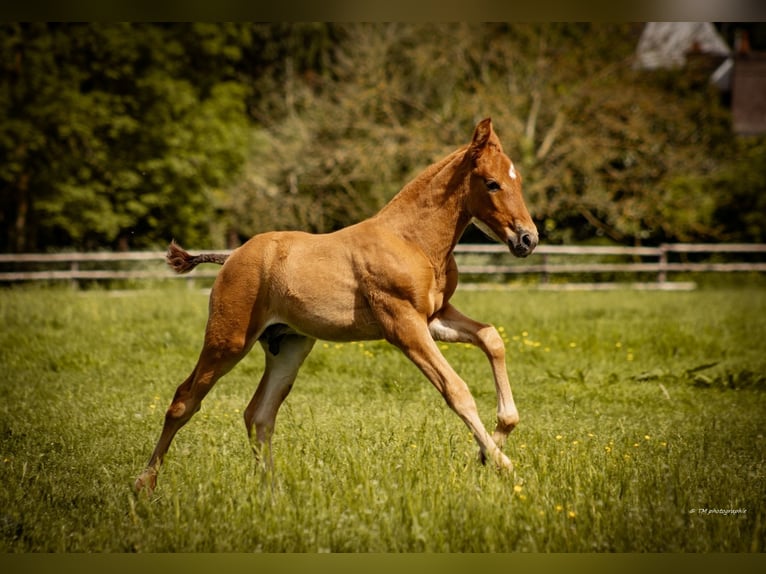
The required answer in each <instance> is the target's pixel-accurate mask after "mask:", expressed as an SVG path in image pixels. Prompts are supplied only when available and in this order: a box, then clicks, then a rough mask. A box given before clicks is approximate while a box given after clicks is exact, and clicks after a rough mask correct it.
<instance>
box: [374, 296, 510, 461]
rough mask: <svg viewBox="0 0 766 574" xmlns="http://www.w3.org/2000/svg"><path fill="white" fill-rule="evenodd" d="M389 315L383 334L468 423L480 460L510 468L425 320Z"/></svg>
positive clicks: (397, 314) (394, 314) (464, 384)
mask: <svg viewBox="0 0 766 574" xmlns="http://www.w3.org/2000/svg"><path fill="white" fill-rule="evenodd" d="M391 317H396V320H395V321H391V322H388V321H387V323H389V324H390V325H391V328H390V330H387V333H386V338H387V339H388V340H389V342H391V343H393V344H394V345H396V346H397V347H399V348H400V349H401V350H402V351H403V352H404V354H405V355H407V357H409V359H410V360H411V361H412V362H413V363H415V364H416V365H417V366H418V367H419V368H420V370H421V371H422V372H423V374H424V375H425V376H426V377H427V378H428V380H429V381H431V383H432V384H433V385H434V387H436V388H437V389H438V391H439V392H440V393H441V394H442V396H443V397H444V400H445V401H446V402H447V404H448V405H449V406H450V408H451V409H452V410H453V411H455V413H457V415H458V416H459V417H460V418H461V419H462V420H463V422H464V423H465V424H466V426H468V428H469V429H470V430H471V433H472V434H473V437H474V439H475V440H476V442H477V443H478V445H479V449H480V452H481V457H482V460H486V459H489V460H491V461H493V462H494V463H495V464H496V465H497V466H498V467H499V468H503V469H507V470H513V464H512V463H511V460H510V459H509V458H508V457H507V456H506V455H505V454H503V452H502V451H501V450H500V448H498V446H497V444H496V443H495V441H494V440H493V438H492V436H491V435H490V434H489V433H488V432H487V430H486V429H485V428H484V425H483V424H482V422H481V418H480V417H479V412H478V409H477V408H476V402H475V401H474V398H473V396H472V395H471V391H470V390H469V389H468V385H466V383H465V381H463V379H461V378H460V376H459V375H458V374H457V373H456V372H455V370H454V369H453V368H452V367H451V366H450V364H449V363H448V362H447V359H445V358H444V355H442V354H441V351H439V348H438V347H437V346H436V342H435V341H434V338H433V337H432V336H431V334H430V333H429V327H428V324H427V323H426V321H425V320H423V319H422V318H421V317H418V316H417V315H415V314H411V313H407V312H406V311H401V312H395V313H392V315H391ZM506 434H507V433H506Z"/></svg>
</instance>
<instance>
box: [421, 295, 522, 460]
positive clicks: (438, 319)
mask: <svg viewBox="0 0 766 574" xmlns="http://www.w3.org/2000/svg"><path fill="white" fill-rule="evenodd" d="M428 328H429V331H430V332H431V336H432V337H433V338H434V339H435V340H437V341H445V342H450V343H457V342H463V343H470V344H472V345H476V346H477V347H479V348H480V349H481V350H482V351H484V353H485V354H486V355H487V358H488V359H489V363H490V365H491V366H492V375H493V377H494V379H495V390H496V391H497V425H496V426H495V432H494V433H493V434H492V439H493V440H494V441H495V444H497V446H498V447H499V448H502V447H503V444H504V443H505V439H506V438H507V437H508V435H509V434H510V432H511V431H512V430H513V429H514V427H515V426H516V425H517V424H518V422H519V411H518V410H517V409H516V403H514V401H513V394H512V393H511V385H510V383H509V382H508V371H507V369H506V365H505V344H504V343H503V339H502V337H501V336H500V334H499V333H498V332H497V329H495V327H493V326H492V325H488V324H486V323H479V322H478V321H474V320H473V319H471V318H469V317H466V316H465V315H463V314H462V313H461V312H460V311H458V310H457V309H456V308H455V307H453V306H452V305H447V306H446V307H444V308H443V309H441V310H440V311H439V312H438V313H437V314H436V315H435V316H434V317H433V318H432V319H431V321H430V322H429V324H428ZM483 460H484V454H483V453H482V461H483Z"/></svg>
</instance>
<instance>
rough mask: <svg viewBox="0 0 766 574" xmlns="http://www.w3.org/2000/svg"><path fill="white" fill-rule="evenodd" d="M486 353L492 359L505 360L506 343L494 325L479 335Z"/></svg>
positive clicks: (488, 326)
mask: <svg viewBox="0 0 766 574" xmlns="http://www.w3.org/2000/svg"><path fill="white" fill-rule="evenodd" d="M478 336H479V341H480V342H481V346H482V348H483V349H484V352H485V353H486V354H487V355H489V356H490V357H492V358H498V359H504V358H505V342H504V341H503V338H502V337H501V336H500V333H498V332H497V329H495V327H494V326H493V325H487V326H486V327H485V328H484V329H482V330H481V331H479V333H478Z"/></svg>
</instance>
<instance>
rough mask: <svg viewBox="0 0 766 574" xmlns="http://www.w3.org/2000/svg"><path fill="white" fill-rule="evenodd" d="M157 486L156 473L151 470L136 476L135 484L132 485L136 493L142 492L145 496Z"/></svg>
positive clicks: (148, 469)
mask: <svg viewBox="0 0 766 574" xmlns="http://www.w3.org/2000/svg"><path fill="white" fill-rule="evenodd" d="M156 486H157V471H156V470H154V469H153V468H147V469H146V470H145V471H144V472H142V473H141V474H140V475H138V478H137V479H136V482H135V483H134V484H133V488H134V489H135V491H136V492H141V491H144V492H146V494H151V493H152V492H153V491H154V489H155V487H156Z"/></svg>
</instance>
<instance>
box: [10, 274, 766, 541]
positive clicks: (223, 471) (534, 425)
mask: <svg viewBox="0 0 766 574" xmlns="http://www.w3.org/2000/svg"><path fill="white" fill-rule="evenodd" d="M455 302H456V304H457V305H458V307H459V308H461V309H462V310H463V311H465V312H466V313H468V314H469V315H472V316H474V317H476V318H478V319H483V320H491V321H492V322H494V323H495V324H496V325H497V326H498V327H499V329H500V330H501V332H502V333H503V336H504V338H505V339H506V341H507V349H508V362H509V367H508V368H509V373H510V376H511V381H512V385H513V388H514V394H515V397H516V401H517V404H518V406H519V409H520V412H521V418H522V420H521V424H520V425H519V427H518V428H517V429H516V430H515V431H514V433H513V434H512V435H511V437H510V439H509V443H508V445H507V447H506V452H508V453H509V455H510V456H511V458H512V459H513V460H514V462H515V464H516V472H515V475H509V474H505V473H499V472H498V471H496V470H494V469H493V468H491V467H482V466H481V465H479V464H478V463H477V460H476V459H477V457H476V447H475V444H474V442H473V440H472V439H471V437H470V435H469V433H468V431H467V429H466V428H465V427H464V426H463V424H462V423H461V422H460V421H459V420H458V418H457V417H456V416H455V415H454V414H453V413H452V412H451V411H449V410H448V408H447V407H446V405H445V404H444V402H443V400H442V399H441V398H440V396H439V395H438V393H437V392H436V391H435V390H434V389H433V388H431V386H430V385H429V384H428V383H427V381H426V380H425V379H424V378H423V377H422V376H421V375H420V373H419V372H418V371H417V370H416V368H415V367H414V366H412V365H411V364H410V363H408V362H407V361H406V360H405V359H404V358H403V357H402V356H401V355H400V354H399V353H398V351H396V350H395V349H393V348H391V347H389V346H388V345H386V344H384V343H364V344H343V345H339V344H334V343H322V342H319V343H318V344H317V346H316V347H315V350H314V352H313V353H312V355H311V356H310V357H309V358H308V359H307V361H306V364H305V365H304V368H303V370H302V371H301V375H300V376H299V379H298V382H297V383H296V386H295V389H294V390H293V392H292V394H291V395H290V397H289V398H288V399H287V401H286V403H285V405H284V406H283V408H282V410H281V411H280V416H279V419H278V421H277V434H276V436H275V439H274V460H275V472H274V473H273V474H272V475H263V474H261V473H259V472H257V471H256V465H255V464H254V461H253V458H252V455H251V453H250V450H249V445H248V443H247V440H246V436H245V432H244V425H243V423H242V410H243V408H244V407H245V406H246V404H247V402H248V400H249V399H250V396H251V395H252V393H253V391H254V390H255V385H256V383H257V381H258V378H259V376H260V371H261V365H262V362H263V359H262V355H261V353H260V350H259V349H255V350H254V351H253V353H252V354H251V355H250V356H249V357H248V358H247V359H246V360H245V361H243V362H242V363H241V364H240V365H239V366H238V367H237V368H236V369H235V370H234V371H233V372H232V373H230V374H229V375H228V376H227V377H225V378H224V379H222V380H221V381H220V382H219V383H218V385H217V386H216V388H215V389H214V390H213V392H212V393H211V395H210V396H209V397H208V398H207V399H206V401H205V403H204V404H203V407H202V410H201V412H200V413H199V414H198V415H197V416H196V417H195V418H194V419H193V420H192V421H191V423H190V424H189V425H188V426H187V427H185V428H184V429H183V430H182V431H181V432H180V433H179V435H178V437H177V438H176V441H175V442H174V443H173V446H172V447H171V450H170V453H169V455H168V457H167V459H166V464H165V466H164V467H163V470H162V472H161V474H160V478H159V485H158V488H157V490H156V491H155V493H154V494H153V495H152V496H151V497H147V496H143V495H142V496H135V495H134V494H133V492H132V482H133V480H134V478H135V476H136V475H137V473H138V472H139V471H140V470H141V469H142V468H143V466H144V464H145V463H146V460H147V458H148V455H149V454H150V452H151V449H152V448H153V446H154V442H155V440H156V439H157V436H158V433H159V431H160V428H161V425H162V418H163V413H164V409H165V408H166V406H167V404H168V402H169V400H170V398H171V396H172V393H173V391H174V390H175V387H176V386H177V385H178V384H179V383H180V382H181V381H182V380H183V379H184V378H185V377H186V376H187V375H188V373H189V371H190V370H191V368H192V367H193V364H194V361H195V359H196V354H197V352H198V351H199V344H200V341H201V337H202V332H203V329H204V324H205V320H206V305H207V300H206V297H205V296H204V295H203V294H201V293H199V292H197V291H190V290H187V289H185V288H184V287H182V286H171V287H166V288H158V289H151V290H136V291H128V292H109V291H102V290H91V291H81V292H73V291H69V290H63V289H62V290H57V289H47V290H46V289H13V290H5V291H3V292H2V293H1V294H0V367H1V368H2V373H3V377H2V380H1V381H0V481H1V483H2V488H1V489H0V552H50V551H65V552H134V551H137V552H168V551H192V552H201V551H239V552H251V551H264V552H283V551H286V552H346V551H350V552H419V551H435V552H442V551H452V552H495V551H545V552H571V551H585V552H589V551H596V552H602V551H610V552H612V551H617V552H645V551H649V552H682V551H683V552H763V551H764V550H766V487H765V486H764V484H765V483H764V479H766V429H765V428H764V421H766V322H764V317H766V290H764V289H762V288H759V287H757V286H756V287H753V286H750V287H742V288H725V287H720V288H715V289H701V290H699V291H695V292H689V293H650V292H632V291H616V292H604V293H585V292H566V293H550V292H537V291H505V292H464V293H460V292H459V293H458V295H457V296H456V297H455ZM444 353H445V355H446V356H447V357H448V358H449V359H450V361H451V362H452V364H453V365H454V366H455V368H456V369H457V370H458V372H460V373H461V374H462V375H463V377H464V378H465V379H466V380H467V381H468V383H469V385H470V386H471V388H472V390H473V392H474V396H475V397H476V399H477V402H478V404H479V408H480V411H481V414H482V416H483V418H484V419H485V423H486V424H487V425H492V423H493V415H494V410H495V397H494V388H493V384H492V381H491V378H490V370H489V366H488V364H487V362H486V360H485V358H484V356H483V355H482V354H481V352H480V351H478V350H476V349H472V348H466V347H465V346H463V345H457V346H450V347H447V346H446V345H445V346H444Z"/></svg>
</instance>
